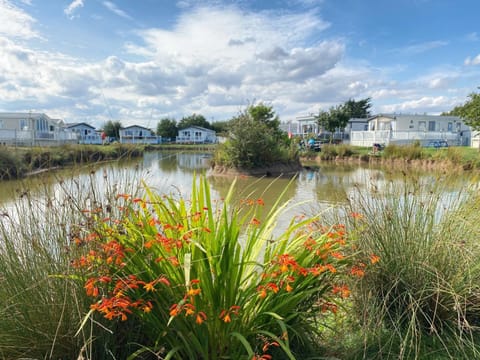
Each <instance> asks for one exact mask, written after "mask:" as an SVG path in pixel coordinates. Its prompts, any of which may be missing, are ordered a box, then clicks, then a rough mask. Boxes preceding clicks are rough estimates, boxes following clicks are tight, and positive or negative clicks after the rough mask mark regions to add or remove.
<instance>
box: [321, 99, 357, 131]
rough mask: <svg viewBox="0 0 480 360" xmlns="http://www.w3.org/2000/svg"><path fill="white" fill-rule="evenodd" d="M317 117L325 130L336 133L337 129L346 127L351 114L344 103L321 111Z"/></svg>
mask: <svg viewBox="0 0 480 360" xmlns="http://www.w3.org/2000/svg"><path fill="white" fill-rule="evenodd" d="M315 119H316V121H317V123H318V125H320V126H321V127H323V128H324V129H325V130H327V131H329V132H331V133H334V132H335V131H336V130H337V129H344V128H345V126H347V123H348V120H350V117H349V114H348V113H347V112H346V111H345V107H344V106H343V105H338V106H336V107H331V108H330V110H329V111H328V112H326V111H320V112H319V114H318V115H317V116H315Z"/></svg>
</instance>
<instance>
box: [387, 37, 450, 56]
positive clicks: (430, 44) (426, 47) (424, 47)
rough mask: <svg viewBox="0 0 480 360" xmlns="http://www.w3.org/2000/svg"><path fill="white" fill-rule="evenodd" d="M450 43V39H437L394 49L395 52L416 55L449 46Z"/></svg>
mask: <svg viewBox="0 0 480 360" xmlns="http://www.w3.org/2000/svg"><path fill="white" fill-rule="evenodd" d="M448 44H449V43H448V41H442V40H436V41H427V42H423V43H419V44H413V45H409V46H405V47H402V48H397V49H394V50H392V52H395V53H402V54H406V55H415V54H420V53H424V52H428V51H430V50H433V49H436V48H439V47H444V46H447V45H448Z"/></svg>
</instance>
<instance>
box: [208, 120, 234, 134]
mask: <svg viewBox="0 0 480 360" xmlns="http://www.w3.org/2000/svg"><path fill="white" fill-rule="evenodd" d="M211 126H212V130H215V132H216V133H217V135H218V134H221V135H224V136H227V134H228V131H229V130H230V121H215V122H212V124H211Z"/></svg>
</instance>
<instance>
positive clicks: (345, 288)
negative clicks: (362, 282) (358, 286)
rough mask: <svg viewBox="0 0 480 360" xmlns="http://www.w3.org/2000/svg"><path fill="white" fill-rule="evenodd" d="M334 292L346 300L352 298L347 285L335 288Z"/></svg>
mask: <svg viewBox="0 0 480 360" xmlns="http://www.w3.org/2000/svg"><path fill="white" fill-rule="evenodd" d="M332 292H333V293H334V294H340V296H341V297H342V298H344V299H346V298H348V297H349V296H350V289H349V288H348V286H347V285H340V286H336V285H335V286H333V289H332Z"/></svg>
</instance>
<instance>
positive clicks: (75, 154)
mask: <svg viewBox="0 0 480 360" xmlns="http://www.w3.org/2000/svg"><path fill="white" fill-rule="evenodd" d="M17 151H18V154H19V155H18V156H20V157H21V159H22V163H23V164H24V166H25V168H27V169H29V170H36V169H48V168H52V167H57V166H66V165H76V164H83V163H92V162H96V161H103V160H113V159H128V158H133V157H138V156H142V155H143V152H144V147H143V146H138V145H131V144H112V145H109V146H102V145H99V146H97V145H62V146H56V147H54V146H52V147H48V148H28V149H20V150H17Z"/></svg>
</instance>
